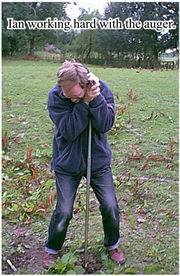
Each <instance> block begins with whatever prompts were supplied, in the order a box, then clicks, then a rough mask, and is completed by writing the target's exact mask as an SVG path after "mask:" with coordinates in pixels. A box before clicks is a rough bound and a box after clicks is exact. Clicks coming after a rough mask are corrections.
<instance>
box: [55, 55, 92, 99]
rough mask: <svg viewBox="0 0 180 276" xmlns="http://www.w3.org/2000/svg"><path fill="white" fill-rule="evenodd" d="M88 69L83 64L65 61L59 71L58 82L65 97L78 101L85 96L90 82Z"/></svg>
mask: <svg viewBox="0 0 180 276" xmlns="http://www.w3.org/2000/svg"><path fill="white" fill-rule="evenodd" d="M87 74H88V69H87V68H86V67H84V66H83V65H82V64H80V63H77V62H72V61H65V62H64V63H63V64H62V66H61V67H60V68H59V70H58V72H57V83H58V85H59V86H61V89H62V91H63V94H64V96H65V97H67V98H70V99H71V101H72V102H75V103H76V102H78V101H80V99H81V98H83V97H84V94H85V88H86V87H87V84H88V75H87Z"/></svg>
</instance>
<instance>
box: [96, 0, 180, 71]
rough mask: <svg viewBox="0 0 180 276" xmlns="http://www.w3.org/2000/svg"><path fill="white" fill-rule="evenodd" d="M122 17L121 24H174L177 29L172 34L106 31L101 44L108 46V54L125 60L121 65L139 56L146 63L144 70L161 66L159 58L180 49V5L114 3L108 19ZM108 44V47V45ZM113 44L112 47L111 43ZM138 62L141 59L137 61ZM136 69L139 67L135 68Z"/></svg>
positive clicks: (151, 31)
mask: <svg viewBox="0 0 180 276" xmlns="http://www.w3.org/2000/svg"><path fill="white" fill-rule="evenodd" d="M110 17H112V18H116V17H119V19H120V20H121V21H124V20H125V19H127V18H130V17H131V18H132V19H133V20H134V21H136V20H139V21H141V22H144V21H145V20H153V21H157V20H161V21H164V20H173V21H174V22H175V24H176V26H177V28H176V29H175V30H169V31H168V32H166V33H165V32H156V31H155V30H145V29H143V28H141V29H139V30H129V29H128V30H127V29H123V30H115V31H112V30H106V31H104V32H101V31H100V32H99V33H98V34H99V35H98V42H99V44H100V45H102V47H103V45H106V46H107V48H106V51H107V50H108V51H109V52H111V53H116V54H117V56H118V57H121V62H122V64H123V60H124V58H125V57H127V56H131V61H132V62H134V61H135V59H134V58H133V57H135V56H138V57H139V60H140V59H142V62H143V64H141V65H143V66H144V67H147V66H149V67H150V66H151V67H157V66H158V56H159V54H160V53H161V52H163V51H164V50H165V49H167V48H171V47H175V48H177V46H178V30H179V27H178V3H177V2H175V3H171V2H170V3H166V2H165V3H161V2H160V3H159V2H158V3H157V2H150V3H149V2H110V3H109V4H108V6H107V8H106V10H105V19H108V18H110ZM105 41H106V42H107V43H106V42H105ZM110 41H111V43H110ZM136 60H137V59H136ZM134 65H135V66H136V64H134Z"/></svg>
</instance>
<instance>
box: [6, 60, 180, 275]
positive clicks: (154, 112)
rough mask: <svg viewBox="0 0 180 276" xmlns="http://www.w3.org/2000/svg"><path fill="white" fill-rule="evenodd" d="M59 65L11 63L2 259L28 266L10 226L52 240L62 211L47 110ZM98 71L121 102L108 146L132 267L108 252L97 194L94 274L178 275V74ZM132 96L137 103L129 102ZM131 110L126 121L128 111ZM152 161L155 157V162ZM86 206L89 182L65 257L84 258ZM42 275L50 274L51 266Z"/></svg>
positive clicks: (124, 246) (93, 218)
mask: <svg viewBox="0 0 180 276" xmlns="http://www.w3.org/2000/svg"><path fill="white" fill-rule="evenodd" d="M59 65H60V64H59ZM59 65H58V64H57V63H51V62H45V61H38V62H37V61H25V60H23V61H22V60H6V59H4V60H3V61H2V131H3V134H4V137H5V138H4V139H5V140H4V141H5V142H6V147H5V149H4V151H3V155H2V157H3V165H2V173H3V182H2V204H3V208H2V214H3V219H4V221H5V225H4V227H3V229H4V231H3V233H2V234H3V243H2V245H3V254H4V255H5V256H8V257H9V258H10V259H11V260H12V259H13V257H14V256H15V255H18V256H19V258H21V259H23V256H24V255H23V254H25V253H26V254H27V255H28V250H27V249H24V250H25V253H22V251H23V250H20V249H21V248H20V246H21V247H22V248H23V245H22V244H21V242H20V245H19V247H18V246H16V247H15V245H12V241H13V239H15V236H14V234H12V233H11V231H10V230H8V229H11V230H12V225H13V227H14V229H16V227H18V225H19V223H20V225H22V227H25V228H26V229H27V232H28V231H31V232H32V233H35V236H37V235H39V236H40V239H41V240H42V241H44V240H45V238H46V226H47V225H48V221H49V219H50V215H51V212H52V209H53V206H54V204H55V200H53V196H54V193H55V187H54V180H53V179H54V177H53V175H52V173H51V172H50V171H49V163H50V158H51V143H52V137H53V125H52V122H51V121H50V119H49V116H48V112H47V109H46V104H47V96H48V91H49V90H50V89H51V88H52V87H53V86H54V85H55V82H56V72H57V69H58V67H59ZM89 68H90V70H92V72H93V73H94V74H97V76H98V77H99V78H100V79H103V80H104V81H106V82H107V83H108V85H109V87H110V88H111V89H112V91H113V93H114V95H115V102H116V106H117V114H116V121H115V124H114V127H113V129H112V130H111V131H110V132H109V133H108V139H109V144H110V145H111V149H112V153H113V158H112V169H113V175H114V180H115V185H116V192H117V199H118V202H119V205H120V208H121V215H120V222H121V224H120V226H121V245H120V247H121V248H122V249H123V251H124V253H125V255H126V258H127V262H126V265H125V266H123V267H119V266H118V265H114V264H113V263H112V262H111V261H110V260H108V257H107V254H106V251H105V249H104V248H103V246H102V245H103V231H102V224H101V217H100V213H99V209H98V203H97V201H96V199H95V197H94V195H93V193H91V212H90V221H89V223H90V227H89V229H90V231H89V252H90V254H91V255H93V256H98V260H97V262H96V264H95V263H92V264H91V266H92V267H91V269H92V272H93V273H96V272H97V274H178V71H177V70H168V71H166V70H163V71H160V70H159V71H152V70H136V69H117V68H105V69H104V68H102V67H97V66H89ZM131 89H132V90H131ZM130 90H131V91H132V96H134V95H136V99H133V98H130V97H128V95H127V93H128V91H130ZM130 103H131V106H130V107H129V108H128V109H127V110H126V111H125V112H124V113H123V114H121V115H120V110H121V108H123V107H124V106H125V105H128V104H130ZM30 148H33V150H32V156H31V154H30V150H29V149H30ZM27 152H29V161H27ZM138 154H139V155H140V157H139V160H137V158H136V157H137V156H138ZM149 156H151V159H150V160H149V162H148V163H146V162H147V160H148V159H147V158H148V157H149ZM158 157H160V158H158ZM145 164H147V166H146V167H145V168H144V169H143V166H144V165H145ZM33 173H34V174H33ZM50 195H51V201H50ZM79 202H81V204H80V203H79ZM84 205H85V189H84V186H83V182H82V184H81V187H80V189H79V191H78V201H76V203H75V214H74V218H73V219H72V221H71V224H70V227H69V231H68V233H67V239H66V242H65V246H64V247H65V251H66V252H68V251H71V252H75V253H76V255H77V256H79V258H80V259H81V257H82V251H83V242H84V241H83V240H82V236H83V235H84ZM140 208H146V210H147V213H146V214H140V213H139V210H140ZM12 223H13V224H12ZM10 227H11V228H10ZM31 242H32V243H33V246H34V247H36V245H37V246H41V247H43V242H41V241H38V242H37V241H36V239H35V240H33V241H31ZM9 248H11V252H12V254H10V253H9ZM18 248H20V249H18ZM18 250H19V251H18ZM98 263H99V265H97V264H98ZM16 265H17V267H18V268H19V269H20V267H21V266H22V267H21V269H20V270H19V272H21V270H22V271H23V273H25V272H24V271H26V270H27V271H29V269H31V268H29V267H26V263H23V264H21V265H20V263H19V265H18V264H16ZM32 271H33V268H32ZM11 272H12V271H11ZM36 274H42V269H39V271H38V270H37V271H36Z"/></svg>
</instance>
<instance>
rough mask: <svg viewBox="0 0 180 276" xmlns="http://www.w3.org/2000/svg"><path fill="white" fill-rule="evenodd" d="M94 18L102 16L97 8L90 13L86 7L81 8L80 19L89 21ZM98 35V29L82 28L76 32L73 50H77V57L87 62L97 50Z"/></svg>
mask: <svg viewBox="0 0 180 276" xmlns="http://www.w3.org/2000/svg"><path fill="white" fill-rule="evenodd" d="M92 18H100V14H99V13H98V11H97V10H94V11H93V12H92V13H89V12H88V11H86V10H85V9H81V14H80V16H79V17H78V21H88V20H92ZM96 37H97V30H82V31H80V32H76V36H75V39H74V41H73V46H72V50H73V51H74V52H75V54H76V56H77V58H79V59H80V60H82V62H84V63H87V62H88V60H89V59H90V56H91V54H92V53H94V52H95V51H96V48H97V43H96Z"/></svg>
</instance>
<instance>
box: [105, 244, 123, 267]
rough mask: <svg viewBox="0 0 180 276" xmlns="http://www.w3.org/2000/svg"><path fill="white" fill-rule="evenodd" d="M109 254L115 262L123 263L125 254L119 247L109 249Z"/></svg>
mask: <svg viewBox="0 0 180 276" xmlns="http://www.w3.org/2000/svg"><path fill="white" fill-rule="evenodd" d="M108 252H109V256H110V258H111V260H112V261H113V262H115V263H117V264H121V265H122V264H124V263H125V261H126V260H125V256H124V254H123V253H122V251H121V250H120V249H119V248H115V249H113V250H109V251H108Z"/></svg>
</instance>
